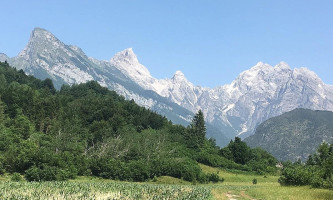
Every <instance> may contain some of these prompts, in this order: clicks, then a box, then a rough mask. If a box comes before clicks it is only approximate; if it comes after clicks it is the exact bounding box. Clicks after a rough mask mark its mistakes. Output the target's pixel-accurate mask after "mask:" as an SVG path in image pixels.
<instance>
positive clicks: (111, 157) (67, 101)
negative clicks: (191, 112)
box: [0, 63, 274, 183]
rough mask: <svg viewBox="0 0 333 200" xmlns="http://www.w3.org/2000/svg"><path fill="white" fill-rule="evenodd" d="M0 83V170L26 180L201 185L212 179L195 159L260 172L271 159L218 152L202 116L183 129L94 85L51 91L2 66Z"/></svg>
mask: <svg viewBox="0 0 333 200" xmlns="http://www.w3.org/2000/svg"><path fill="white" fill-rule="evenodd" d="M0 83H1V84H0V173H4V172H5V171H7V172H10V173H15V172H17V173H20V174H22V175H24V176H25V178H26V179H27V180H28V181H53V180H67V179H72V178H75V177H76V176H78V175H79V176H80V175H93V176H98V177H102V178H106V179H114V180H127V181H147V180H149V179H152V178H153V177H155V176H156V177H159V176H172V177H176V178H181V179H183V180H186V181H198V182H202V183H205V182H209V181H215V180H216V179H214V177H213V176H214V175H211V174H205V173H203V172H202V171H201V168H200V167H199V165H198V162H201V163H205V164H207V165H210V166H215V167H222V168H229V169H239V170H246V171H251V170H254V171H261V172H262V171H263V172H268V171H269V170H267V169H268V168H269V167H270V166H271V163H272V162H274V159H271V160H269V159H270V158H269V156H270V155H269V154H267V153H266V152H262V151H259V150H251V149H250V148H248V147H247V146H246V144H245V143H243V142H241V141H240V139H237V138H236V139H235V142H232V143H231V144H229V146H228V149H222V150H221V149H220V148H219V147H217V146H216V144H215V140H213V139H206V138H205V135H206V126H205V121H204V116H203V113H202V111H198V113H197V114H196V115H195V116H194V118H193V121H192V123H191V124H190V126H188V127H187V128H185V127H183V126H180V125H173V124H172V123H171V122H170V121H168V120H167V119H166V118H165V117H163V116H161V115H158V114H157V113H156V112H152V111H150V110H148V109H146V108H143V107H140V106H138V105H136V104H135V102H134V101H133V100H131V101H127V100H125V99H124V98H123V97H121V96H119V95H117V94H116V93H115V92H114V91H109V90H108V89H107V88H104V87H102V86H100V85H99V84H98V83H97V82H95V81H90V82H87V83H84V84H79V85H73V86H68V85H63V86H62V87H61V89H60V90H59V91H57V90H55V88H54V86H53V83H52V81H51V80H50V79H46V80H43V81H42V80H38V79H35V78H34V77H32V76H27V75H25V74H24V72H23V71H22V70H20V71H17V70H16V69H14V68H12V67H10V66H8V64H4V63H0ZM265 153H266V154H265ZM264 160H266V161H267V162H266V161H265V162H263V161H264ZM268 160H269V161H268ZM250 161H251V162H250ZM260 163H262V164H260ZM215 178H216V177H215Z"/></svg>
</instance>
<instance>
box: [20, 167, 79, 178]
mask: <svg viewBox="0 0 333 200" xmlns="http://www.w3.org/2000/svg"><path fill="white" fill-rule="evenodd" d="M72 177H73V174H72V173H71V172H70V171H69V170H63V169H60V168H57V167H54V166H43V167H42V168H39V167H36V166H33V167H31V168H29V169H28V170H27V171H26V173H25V179H26V180H27V181H65V180H68V179H70V178H72Z"/></svg>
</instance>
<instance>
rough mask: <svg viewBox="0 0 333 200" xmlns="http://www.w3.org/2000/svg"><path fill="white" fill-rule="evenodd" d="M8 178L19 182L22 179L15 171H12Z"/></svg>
mask: <svg viewBox="0 0 333 200" xmlns="http://www.w3.org/2000/svg"><path fill="white" fill-rule="evenodd" d="M10 180H11V181H15V182H20V181H23V178H22V176H21V174H19V173H16V172H15V173H13V175H12V177H11V178H10Z"/></svg>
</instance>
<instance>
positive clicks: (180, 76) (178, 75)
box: [172, 70, 187, 82]
mask: <svg viewBox="0 0 333 200" xmlns="http://www.w3.org/2000/svg"><path fill="white" fill-rule="evenodd" d="M172 80H173V81H175V82H180V81H184V80H185V81H187V79H186V77H185V75H184V74H183V72H181V71H179V70H178V71H176V72H175V74H174V75H173V77H172Z"/></svg>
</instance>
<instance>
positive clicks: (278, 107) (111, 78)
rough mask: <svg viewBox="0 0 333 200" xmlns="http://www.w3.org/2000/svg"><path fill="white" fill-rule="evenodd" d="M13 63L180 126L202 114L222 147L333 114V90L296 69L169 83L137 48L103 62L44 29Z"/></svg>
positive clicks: (260, 67)
mask: <svg viewBox="0 0 333 200" xmlns="http://www.w3.org/2000/svg"><path fill="white" fill-rule="evenodd" d="M4 58H5V56H4V55H2V56H1V55H0V59H4ZM9 62H10V64H11V65H12V66H14V67H16V68H18V69H23V70H24V71H25V72H26V73H28V74H31V75H34V76H36V77H37V78H41V79H45V78H52V79H53V80H54V81H55V85H56V86H57V87H58V88H60V87H61V85H62V84H63V83H66V84H78V83H83V82H86V81H89V80H96V81H98V82H99V83H100V84H101V85H102V86H105V87H108V88H110V89H112V90H115V91H116V92H118V93H119V94H121V95H123V96H124V97H125V98H127V99H133V100H134V101H135V102H136V103H138V104H139V105H141V106H145V107H147V108H150V109H152V110H155V111H157V112H159V113H161V114H164V115H165V116H167V117H168V118H169V119H170V120H173V121H174V122H176V123H182V124H187V123H188V122H189V121H190V119H191V115H192V114H193V113H195V112H197V111H198V110H199V109H201V110H202V111H203V113H204V115H205V118H206V120H207V122H208V123H209V124H210V125H212V127H214V129H215V130H218V131H212V132H214V133H211V132H208V137H209V136H214V137H216V138H218V139H217V144H219V145H225V144H226V143H227V142H229V140H230V139H231V138H233V137H235V136H240V137H243V138H245V137H247V136H249V135H252V134H253V133H254V130H255V128H256V127H257V126H258V125H259V124H260V123H261V122H263V121H265V120H266V119H269V118H271V117H274V116H277V115H280V114H282V113H284V112H288V111H291V110H293V109H295V108H308V109H315V110H330V111H332V110H333V86H330V85H326V84H325V83H323V82H322V81H321V79H320V78H319V77H318V76H317V75H316V74H315V73H314V72H312V71H310V70H308V69H306V68H300V69H291V68H290V67H289V66H288V64H286V63H284V62H281V63H279V64H278V65H276V66H274V67H273V66H270V65H268V64H264V63H262V62H259V63H257V64H256V65H255V66H253V67H252V68H250V69H249V70H247V71H244V72H242V73H241V74H240V75H239V76H238V77H237V78H236V79H235V80H234V81H233V82H232V83H231V84H226V85H223V86H219V87H216V88H204V87H201V86H195V85H193V84H192V83H191V82H189V81H188V80H187V79H186V77H185V75H184V74H183V73H182V72H181V71H177V72H176V73H175V74H174V76H173V77H171V78H167V79H156V78H154V77H152V76H151V75H150V72H149V71H148V69H147V68H146V67H145V66H143V65H142V64H140V62H139V60H138V58H137V56H136V55H135V53H134V52H133V49H131V48H129V49H125V50H123V51H121V52H119V53H117V54H116V55H115V56H114V57H112V58H111V60H110V61H100V60H96V59H94V58H89V57H87V56H86V55H85V54H84V52H83V51H82V50H81V49H80V48H79V47H76V46H70V45H66V44H64V43H62V42H61V41H60V40H59V39H57V38H56V37H55V36H54V35H52V34H51V33H50V32H48V31H46V30H44V29H40V28H36V29H35V30H34V31H33V32H32V34H31V37H30V40H29V43H28V45H27V47H26V48H25V49H24V50H22V52H21V53H20V54H19V55H18V56H16V57H14V58H10V59H9ZM210 125H209V126H210ZM224 135H226V136H227V137H228V138H226V137H224ZM222 140H223V141H222Z"/></svg>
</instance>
